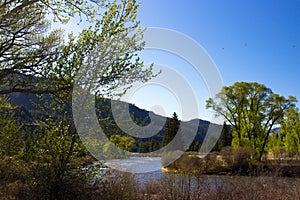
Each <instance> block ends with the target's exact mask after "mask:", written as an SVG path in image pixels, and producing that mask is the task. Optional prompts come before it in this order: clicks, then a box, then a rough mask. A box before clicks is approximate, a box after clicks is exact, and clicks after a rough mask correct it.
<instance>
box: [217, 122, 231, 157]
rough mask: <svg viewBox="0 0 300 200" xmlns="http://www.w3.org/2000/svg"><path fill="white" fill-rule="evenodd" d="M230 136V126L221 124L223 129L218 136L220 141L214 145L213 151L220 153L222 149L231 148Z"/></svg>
mask: <svg viewBox="0 0 300 200" xmlns="http://www.w3.org/2000/svg"><path fill="white" fill-rule="evenodd" d="M231 142H232V134H231V131H230V125H227V124H226V123H225V122H224V124H223V129H222V132H221V135H220V139H219V140H218V142H217V143H216V145H215V147H214V148H213V151H221V149H222V148H223V147H226V146H231Z"/></svg>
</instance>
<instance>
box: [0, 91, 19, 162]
mask: <svg viewBox="0 0 300 200" xmlns="http://www.w3.org/2000/svg"><path fill="white" fill-rule="evenodd" d="M0 112H1V115H0V156H16V155H19V154H20V152H21V150H22V147H23V142H22V135H21V129H22V126H21V125H20V124H18V123H17V122H16V121H15V119H14V108H13V107H12V106H11V105H10V104H9V103H8V99H7V98H6V97H5V96H0Z"/></svg>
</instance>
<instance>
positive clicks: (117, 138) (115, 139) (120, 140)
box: [109, 134, 135, 151]
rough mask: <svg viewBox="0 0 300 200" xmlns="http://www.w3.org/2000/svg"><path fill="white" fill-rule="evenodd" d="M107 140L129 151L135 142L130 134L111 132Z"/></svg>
mask: <svg viewBox="0 0 300 200" xmlns="http://www.w3.org/2000/svg"><path fill="white" fill-rule="evenodd" d="M109 140H110V141H111V142H112V143H114V144H115V145H116V146H118V147H120V148H122V149H124V150H126V151H130V150H131V148H132V147H133V145H134V142H135V140H134V139H133V138H132V137H131V136H128V135H118V134H113V135H112V136H110V138H109Z"/></svg>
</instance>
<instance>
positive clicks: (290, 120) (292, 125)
mask: <svg viewBox="0 0 300 200" xmlns="http://www.w3.org/2000/svg"><path fill="white" fill-rule="evenodd" d="M280 125H281V128H282V130H280V131H279V133H280V135H281V136H282V137H283V138H284V139H283V142H284V146H285V148H286V150H288V151H291V152H294V153H297V154H299V152H300V112H299V109H298V108H290V109H288V110H287V111H286V118H285V119H284V120H281V122H280Z"/></svg>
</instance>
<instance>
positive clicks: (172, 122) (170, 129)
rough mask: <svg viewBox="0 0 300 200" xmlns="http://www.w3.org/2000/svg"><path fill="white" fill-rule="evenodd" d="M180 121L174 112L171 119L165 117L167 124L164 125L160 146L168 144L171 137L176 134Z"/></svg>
mask: <svg viewBox="0 0 300 200" xmlns="http://www.w3.org/2000/svg"><path fill="white" fill-rule="evenodd" d="M179 125H180V121H179V119H178V115H177V113H176V112H174V113H173V115H172V118H171V119H169V118H168V119H167V124H166V127H165V135H164V137H163V141H162V146H166V145H167V144H169V143H170V142H171V141H172V140H173V138H174V137H175V136H176V134H177V132H178V129H179Z"/></svg>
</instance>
